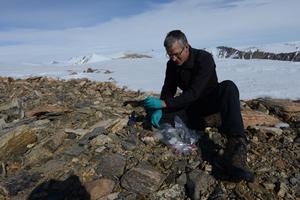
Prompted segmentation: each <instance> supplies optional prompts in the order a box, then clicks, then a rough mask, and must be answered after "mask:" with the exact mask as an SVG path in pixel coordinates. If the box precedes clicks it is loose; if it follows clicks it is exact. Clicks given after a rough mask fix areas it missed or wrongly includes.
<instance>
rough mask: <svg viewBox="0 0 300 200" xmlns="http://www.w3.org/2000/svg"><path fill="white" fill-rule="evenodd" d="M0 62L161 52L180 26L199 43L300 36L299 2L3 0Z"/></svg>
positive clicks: (229, 43) (242, 42)
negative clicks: (122, 52)
mask: <svg viewBox="0 0 300 200" xmlns="http://www.w3.org/2000/svg"><path fill="white" fill-rule="evenodd" d="M0 3H1V7H0V65H1V63H9V62H15V63H22V62H51V61H52V60H65V59H68V58H70V57H72V56H80V55H89V54H92V53H103V54H106V53H112V52H121V51H142V52H143V51H144V52H146V51H150V50H155V51H162V52H163V51H164V49H163V45H162V43H163V39H164V37H165V35H166V34H167V32H169V31H170V30H173V29H181V30H182V31H183V32H185V33H186V35H187V37H188V40H189V42H190V44H191V45H192V46H194V47H197V48H206V47H214V46H221V45H227V46H233V47H234V46H245V45H256V44H268V43H275V42H276V43H277V42H287V41H298V40H300V39H299V37H300V21H299V17H300V14H299V10H298V9H299V8H300V1H299V0H286V1H282V0H184V1H182V0H143V1H141V0H118V1H117V0H64V1H62V0H0Z"/></svg>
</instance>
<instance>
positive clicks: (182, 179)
mask: <svg viewBox="0 0 300 200" xmlns="http://www.w3.org/2000/svg"><path fill="white" fill-rule="evenodd" d="M186 182H187V177H186V173H182V174H181V175H180V176H179V177H178V178H177V179H176V183H177V184H178V185H181V186H185V184H186Z"/></svg>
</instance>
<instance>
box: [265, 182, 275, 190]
mask: <svg viewBox="0 0 300 200" xmlns="http://www.w3.org/2000/svg"><path fill="white" fill-rule="evenodd" d="M263 186H264V187H265V188H266V189H267V190H269V191H273V190H274V188H275V184H274V183H263Z"/></svg>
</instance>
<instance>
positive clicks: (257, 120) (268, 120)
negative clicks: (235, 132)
mask: <svg viewBox="0 0 300 200" xmlns="http://www.w3.org/2000/svg"><path fill="white" fill-rule="evenodd" d="M242 117H243V121H244V126H245V127H248V126H257V125H265V126H275V125H276V124H278V123H280V122H281V121H280V120H279V119H278V118H276V117H273V116H271V115H267V114H265V113H263V112H259V111H253V110H242Z"/></svg>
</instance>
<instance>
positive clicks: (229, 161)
mask: <svg viewBox="0 0 300 200" xmlns="http://www.w3.org/2000/svg"><path fill="white" fill-rule="evenodd" d="M226 146H227V147H226V149H225V152H224V155H223V156H224V157H223V158H224V165H225V166H224V167H225V168H224V169H225V171H226V173H227V174H228V175H229V176H230V177H231V178H232V179H233V180H235V181H241V180H245V181H247V182H254V179H255V176H254V174H253V172H251V170H250V169H249V168H248V166H247V144H246V139H245V138H243V137H229V138H228V142H227V145H226Z"/></svg>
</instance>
